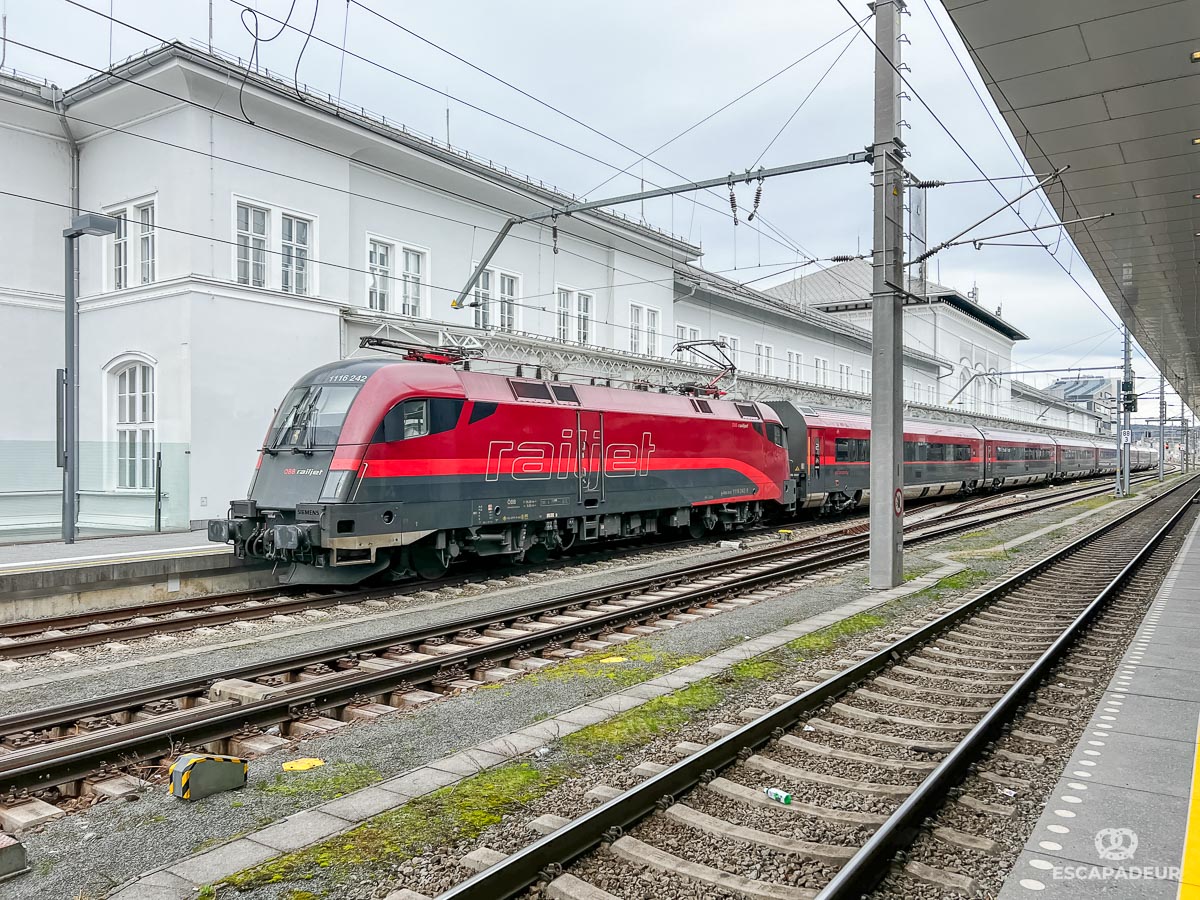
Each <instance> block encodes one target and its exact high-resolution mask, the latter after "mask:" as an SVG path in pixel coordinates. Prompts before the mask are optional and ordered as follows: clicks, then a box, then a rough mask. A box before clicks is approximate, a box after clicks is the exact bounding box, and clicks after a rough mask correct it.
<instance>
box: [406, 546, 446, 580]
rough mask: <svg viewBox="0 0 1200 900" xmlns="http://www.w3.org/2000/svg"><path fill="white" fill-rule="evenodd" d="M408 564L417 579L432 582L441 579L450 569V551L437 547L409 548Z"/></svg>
mask: <svg viewBox="0 0 1200 900" xmlns="http://www.w3.org/2000/svg"><path fill="white" fill-rule="evenodd" d="M408 563H409V565H410V566H412V570H413V571H414V572H416V573H417V575H418V576H419V577H421V578H424V579H425V580H426V581H432V580H434V579H435V578H441V577H442V576H443V575H445V574H446V570H447V569H449V568H450V551H449V550H447V549H445V548H442V549H438V548H437V547H422V546H416V547H410V548H409V551H408Z"/></svg>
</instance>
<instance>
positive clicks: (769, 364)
mask: <svg viewBox="0 0 1200 900" xmlns="http://www.w3.org/2000/svg"><path fill="white" fill-rule="evenodd" d="M774 353H775V348H774V347H773V346H771V345H770V344H767V343H764V342H762V341H755V342H754V374H755V375H762V376H763V377H764V378H774V377H775V367H774V358H773V357H774Z"/></svg>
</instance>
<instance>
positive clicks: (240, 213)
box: [237, 203, 267, 287]
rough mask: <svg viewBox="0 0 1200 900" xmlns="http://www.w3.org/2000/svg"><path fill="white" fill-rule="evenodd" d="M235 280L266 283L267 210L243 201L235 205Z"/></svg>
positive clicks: (243, 282) (256, 284) (244, 282)
mask: <svg viewBox="0 0 1200 900" xmlns="http://www.w3.org/2000/svg"><path fill="white" fill-rule="evenodd" d="M237 280H238V284H248V285H251V286H253V287H266V285H267V211H266V210H265V209H260V208H259V207H257V206H250V205H248V204H245V203H239V204H238V205H237Z"/></svg>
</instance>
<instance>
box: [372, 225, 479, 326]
mask: <svg viewBox="0 0 1200 900" xmlns="http://www.w3.org/2000/svg"><path fill="white" fill-rule="evenodd" d="M392 253H393V250H392V245H391V244H389V243H387V242H386V241H371V242H370V243H369V244H368V245H367V268H368V270H369V271H370V273H371V275H370V280H369V283H368V286H367V305H368V306H369V307H371V309H378V310H381V311H384V312H386V311H387V308H388V298H389V295H390V294H391V288H392ZM485 274H486V273H485ZM475 317H476V319H478V317H479V310H478V309H476V310H475ZM476 324H478V323H476Z"/></svg>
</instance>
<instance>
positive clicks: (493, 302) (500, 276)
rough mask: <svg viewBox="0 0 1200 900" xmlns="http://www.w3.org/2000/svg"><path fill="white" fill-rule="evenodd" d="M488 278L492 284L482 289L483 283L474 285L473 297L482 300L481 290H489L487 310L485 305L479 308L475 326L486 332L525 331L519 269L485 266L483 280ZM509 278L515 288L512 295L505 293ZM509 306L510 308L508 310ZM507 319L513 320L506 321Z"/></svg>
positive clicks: (475, 265) (472, 264)
mask: <svg viewBox="0 0 1200 900" xmlns="http://www.w3.org/2000/svg"><path fill="white" fill-rule="evenodd" d="M478 265H479V262H478V261H475V262H472V263H471V267H472V269H475V268H477V267H478ZM485 276H486V277H487V279H488V285H489V286H488V287H487V288H486V289H483V290H482V291H481V289H480V286H479V284H478V283H477V284H476V285H475V287H473V288H471V299H472V300H473V301H476V302H478V300H479V299H480V297H479V295H480V293H484V292H486V294H487V299H486V300H485V301H484V302H485V303H486V310H485V307H484V306H477V307H475V322H474V324H475V327H476V328H481V329H483V330H485V331H499V332H503V333H505V334H512V333H514V332H516V331H520V330H521V283H522V280H523V279H522V276H521V274H520V273H519V272H513V271H510V270H508V269H484V270H483V271H482V272H481V273H480V276H479V277H480V280H482V279H483V278H484V277H485ZM505 279H509V280H511V281H512V283H513V285H514V286H515V287H514V290H513V293H512V294H511V295H509V294H507V293H505V291H504V287H505ZM505 306H508V307H510V308H509V309H507V310H506V309H505ZM506 319H508V320H511V321H509V322H507V323H506Z"/></svg>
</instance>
